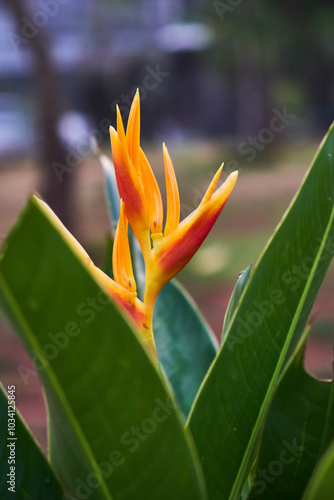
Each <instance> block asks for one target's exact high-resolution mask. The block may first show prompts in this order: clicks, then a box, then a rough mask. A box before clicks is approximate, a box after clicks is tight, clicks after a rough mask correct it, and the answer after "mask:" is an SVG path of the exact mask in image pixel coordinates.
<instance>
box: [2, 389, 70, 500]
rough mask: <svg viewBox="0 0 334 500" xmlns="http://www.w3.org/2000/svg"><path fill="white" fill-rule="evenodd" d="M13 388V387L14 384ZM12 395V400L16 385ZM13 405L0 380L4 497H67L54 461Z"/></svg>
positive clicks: (32, 499) (42, 499) (34, 499)
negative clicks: (53, 463) (56, 472)
mask: <svg viewBox="0 0 334 500" xmlns="http://www.w3.org/2000/svg"><path fill="white" fill-rule="evenodd" d="M9 389H10V391H13V387H12V386H10V387H9ZM10 396H11V397H12V399H11V401H12V400H13V398H15V389H14V394H12V393H10ZM14 401H15V399H14ZM12 409H13V405H9V404H8V399H7V394H6V392H5V389H4V387H3V386H2V385H1V384H0V470H1V474H0V498H1V500H63V499H64V498H65V497H64V495H63V493H62V491H61V489H60V486H59V484H58V482H57V479H56V478H55V476H54V474H53V472H52V470H51V468H50V465H49V464H48V462H47V460H46V458H45V457H44V455H43V453H42V451H41V449H40V448H39V446H38V444H37V442H36V441H35V440H34V438H33V436H32V435H31V433H30V431H29V429H28V428H27V427H26V426H25V424H24V422H23V420H22V418H21V416H20V414H19V413H18V412H17V411H16V410H15V412H14V413H15V416H13V415H12ZM9 419H10V420H9ZM8 424H9V425H10V426H8Z"/></svg>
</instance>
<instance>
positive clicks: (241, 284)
mask: <svg viewBox="0 0 334 500" xmlns="http://www.w3.org/2000/svg"><path fill="white" fill-rule="evenodd" d="M251 267H252V264H250V265H249V266H248V267H247V268H246V269H245V270H244V271H241V272H240V273H239V276H238V279H237V282H236V284H235V287H234V289H233V292H232V295H231V298H230V301H229V303H228V306H227V309H226V313H225V319H224V326H223V333H222V340H224V339H225V337H226V332H227V330H228V327H229V324H230V322H231V319H232V316H233V314H234V311H235V310H236V308H237V305H238V304H239V300H240V297H241V295H242V292H243V291H244V289H245V286H246V285H247V283H248V281H249V277H250V272H251Z"/></svg>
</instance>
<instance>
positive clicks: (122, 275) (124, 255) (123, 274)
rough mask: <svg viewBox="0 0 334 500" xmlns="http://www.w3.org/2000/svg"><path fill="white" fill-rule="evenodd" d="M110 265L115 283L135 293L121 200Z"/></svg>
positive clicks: (125, 219) (126, 223)
mask: <svg viewBox="0 0 334 500" xmlns="http://www.w3.org/2000/svg"><path fill="white" fill-rule="evenodd" d="M112 265H113V273H114V278H115V281H116V283H118V284H119V285H121V286H122V287H124V288H125V289H126V290H128V291H129V292H133V293H134V292H136V281H135V277H134V274H133V268H132V261H131V253H130V246H129V238H128V221H127V218H126V215H125V209H124V202H123V200H121V207H120V216H119V220H118V224H117V229H116V233H115V239H114V247H113V255H112Z"/></svg>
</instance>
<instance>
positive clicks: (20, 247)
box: [0, 198, 206, 500]
mask: <svg viewBox="0 0 334 500" xmlns="http://www.w3.org/2000/svg"><path fill="white" fill-rule="evenodd" d="M0 286H1V297H0V300H1V303H2V304H3V306H4V309H5V310H6V311H7V313H8V314H9V316H10V317H11V319H12V321H13V322H14V325H15V326H16V328H17V330H18V332H19V333H20V336H21V338H22V340H23V341H24V343H25V345H26V348H27V350H28V352H29V354H30V355H31V357H32V358H33V360H34V361H35V363H36V368H37V370H38V372H39V375H40V378H41V380H42V382H43V385H44V389H45V393H46V398H47V404H48V411H49V418H50V428H49V434H50V447H51V462H52V464H53V467H54V469H55V471H56V473H57V475H58V477H59V478H60V480H61V483H62V484H63V486H64V487H65V489H66V491H68V493H69V494H71V495H74V497H78V498H88V497H89V498H90V499H91V500H102V499H103V500H104V499H108V500H111V499H115V500H119V499H121V500H126V499H133V498H136V499H138V500H140V499H145V500H148V499H152V500H153V499H154V500H156V499H157V498H159V499H168V500H170V499H171V498H173V499H174V498H175V499H177V498H179V499H183V498H187V497H188V498H194V499H203V498H205V497H206V495H205V492H204V486H203V484H204V482H203V480H202V476H201V470H200V466H199V464H198V460H197V457H196V454H195V452H194V448H193V446H192V443H191V440H190V438H189V436H188V435H187V433H185V431H184V428H183V423H182V420H181V418H180V416H179V414H178V411H177V409H175V403H174V402H173V399H172V398H171V396H170V394H169V392H168V390H167V389H166V387H165V385H164V383H163V379H162V378H161V376H160V374H159V372H158V370H157V366H156V364H155V361H154V360H151V358H150V356H149V355H148V354H147V352H146V351H145V349H144V348H143V346H142V343H141V341H140V339H139V338H138V337H137V334H136V333H135V332H134V331H133V330H132V329H131V327H130V326H129V323H128V322H127V321H126V319H125V318H124V317H123V315H122V314H121V313H120V312H119V310H118V309H117V308H116V307H115V306H114V304H113V303H112V302H111V301H110V300H109V299H108V297H106V295H105V294H104V292H103V291H102V290H101V288H100V287H99V286H98V284H97V283H96V282H95V280H94V279H93V278H92V276H91V275H90V273H89V272H88V271H87V269H86V267H85V266H84V265H83V264H82V263H81V261H79V259H78V258H77V256H76V255H75V254H74V252H73V251H72V249H71V248H70V247H69V246H68V243H67V242H66V240H65V239H64V237H63V235H62V234H61V233H60V232H59V230H58V228H57V227H56V226H55V225H54V222H53V221H52V220H51V219H50V218H49V215H48V213H47V212H46V211H45V209H44V208H43V206H42V205H41V203H40V202H39V201H38V200H37V199H36V198H33V199H32V200H30V202H29V204H28V205H27V208H26V210H25V212H24V213H23V215H22V216H21V219H20V220H19V223H18V225H17V226H16V228H15V230H14V231H12V233H11V235H10V237H9V239H8V241H7V243H6V247H5V251H4V254H3V256H2V259H1V261H0ZM89 495H90V496H89Z"/></svg>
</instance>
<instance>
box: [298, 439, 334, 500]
mask: <svg viewBox="0 0 334 500" xmlns="http://www.w3.org/2000/svg"><path fill="white" fill-rule="evenodd" d="M333 493H334V441H333V442H332V444H331V445H330V446H329V448H328V450H327V451H326V453H325V454H324V456H323V457H322V458H321V460H320V462H319V465H318V467H317V469H316V472H315V474H314V476H312V478H311V481H310V487H309V489H308V491H307V493H306V495H305V497H303V500H333Z"/></svg>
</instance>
